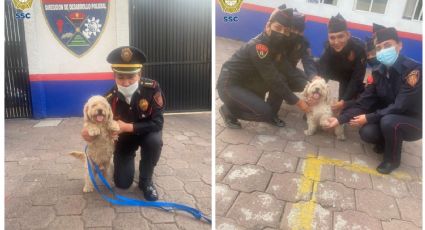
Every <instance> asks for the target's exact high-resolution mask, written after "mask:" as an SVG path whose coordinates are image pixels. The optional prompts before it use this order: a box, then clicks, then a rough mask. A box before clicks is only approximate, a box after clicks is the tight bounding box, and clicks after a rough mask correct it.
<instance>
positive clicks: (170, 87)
mask: <svg viewBox="0 0 425 230" xmlns="http://www.w3.org/2000/svg"><path fill="white" fill-rule="evenodd" d="M129 6H130V7H129V9H130V44H131V45H133V46H136V47H138V48H140V49H141V50H143V51H144V52H145V54H146V55H147V57H148V63H147V64H146V65H145V76H146V77H149V78H153V79H155V80H157V81H158V82H159V83H160V85H161V88H162V90H163V91H164V94H165V96H166V100H167V111H199V110H210V109H211V1H210V0H143V1H140V0H130V5H129Z"/></svg>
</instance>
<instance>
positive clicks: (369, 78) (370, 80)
mask: <svg viewBox="0 0 425 230" xmlns="http://www.w3.org/2000/svg"><path fill="white" fill-rule="evenodd" d="M372 84H373V77H372V75H369V76H368V77H367V80H366V86H368V85H372Z"/></svg>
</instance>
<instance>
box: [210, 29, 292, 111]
mask: <svg viewBox="0 0 425 230" xmlns="http://www.w3.org/2000/svg"><path fill="white" fill-rule="evenodd" d="M276 55H277V50H275V49H273V47H271V46H270V39H269V37H268V36H267V35H266V34H265V33H261V34H259V35H258V36H256V37H255V38H253V39H251V40H250V41H249V42H248V43H246V44H244V45H243V46H242V47H241V48H240V49H239V50H238V51H236V53H235V54H233V56H232V57H231V58H230V59H229V60H227V61H226V62H225V63H224V64H223V67H222V72H223V71H227V72H229V73H230V74H225V75H223V74H222V75H220V78H219V80H218V83H217V87H220V82H222V81H223V80H224V79H223V78H227V79H229V78H230V81H231V82H232V84H237V85H241V86H242V87H244V86H247V85H250V86H253V85H254V86H255V85H260V86H261V87H262V86H263V85H265V86H266V87H267V89H269V90H272V91H274V92H276V93H278V94H281V95H282V96H283V98H284V99H285V100H286V102H287V103H288V104H291V105H292V104H295V103H297V102H298V97H297V96H296V95H295V94H294V93H293V92H292V91H291V90H290V89H289V87H288V85H287V83H286V78H285V76H284V75H283V74H282V73H280V72H279V71H278V69H277V68H276V66H275V63H276V61H275V58H276Z"/></svg>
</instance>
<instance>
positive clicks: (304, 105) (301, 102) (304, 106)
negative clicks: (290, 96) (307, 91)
mask: <svg viewBox="0 0 425 230" xmlns="http://www.w3.org/2000/svg"><path fill="white" fill-rule="evenodd" d="M295 105H296V106H297V107H298V108H299V109H300V110H302V111H303V112H304V113H309V112H311V108H310V107H309V106H308V104H307V103H306V102H305V101H304V100H302V99H300V100H298V102H297V104H295Z"/></svg>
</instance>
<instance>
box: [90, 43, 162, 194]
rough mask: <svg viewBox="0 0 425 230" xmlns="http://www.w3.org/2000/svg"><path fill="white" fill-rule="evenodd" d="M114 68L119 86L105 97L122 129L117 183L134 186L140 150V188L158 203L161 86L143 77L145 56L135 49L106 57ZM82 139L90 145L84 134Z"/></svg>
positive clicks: (116, 163)
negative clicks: (154, 179)
mask: <svg viewBox="0 0 425 230" xmlns="http://www.w3.org/2000/svg"><path fill="white" fill-rule="evenodd" d="M107 61H108V62H109V63H111V64H112V70H113V72H114V76H115V83H116V85H115V86H114V87H113V88H112V89H111V91H110V92H109V93H107V94H106V99H107V100H108V101H109V103H110V104H111V107H112V111H113V114H114V119H115V120H117V121H118V123H119V125H120V133H119V136H118V141H117V142H116V146H115V152H114V183H115V186H117V187H118V188H123V189H127V188H129V187H130V186H131V185H132V183H133V178H134V157H135V152H136V150H137V149H138V148H139V147H141V156H142V157H141V158H142V159H141V160H140V164H139V171H140V175H139V188H140V189H141V190H142V191H143V194H144V197H145V199H146V200H149V201H155V200H157V199H158V193H157V191H156V188H155V186H154V184H153V182H152V175H153V170H154V167H155V166H156V163H157V162H158V160H159V157H160V155H161V149H162V127H163V123H164V118H163V110H164V98H163V95H162V92H161V88H160V87H159V84H158V83H157V82H156V81H154V80H151V79H148V78H144V77H142V71H141V70H142V66H143V63H144V62H146V56H145V55H144V54H143V52H142V51H140V50H139V49H137V48H135V47H132V46H125V47H119V48H117V49H115V50H113V51H112V52H111V53H110V54H109V55H108V57H107ZM82 135H83V138H84V139H85V140H87V141H90V138H89V137H88V135H87V133H86V131H85V130H83V132H82Z"/></svg>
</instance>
